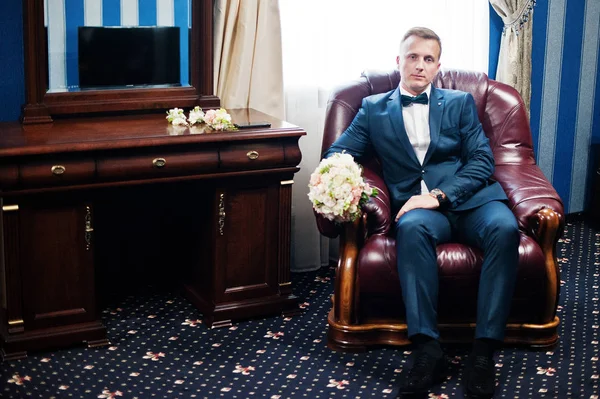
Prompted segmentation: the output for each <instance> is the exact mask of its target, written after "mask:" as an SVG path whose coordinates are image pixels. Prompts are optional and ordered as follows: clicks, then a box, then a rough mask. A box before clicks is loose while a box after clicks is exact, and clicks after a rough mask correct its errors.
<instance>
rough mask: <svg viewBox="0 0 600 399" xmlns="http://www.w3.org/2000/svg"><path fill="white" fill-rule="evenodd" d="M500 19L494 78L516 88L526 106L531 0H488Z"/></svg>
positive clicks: (530, 35) (529, 91)
mask: <svg viewBox="0 0 600 399" xmlns="http://www.w3.org/2000/svg"><path fill="white" fill-rule="evenodd" d="M490 4H491V5H492V7H493V8H494V10H496V12H497V13H498V15H499V16H500V17H501V18H502V21H503V22H504V29H503V31H502V41H501V43H500V55H499V57H498V69H497V71H496V80H498V81H500V82H503V83H506V84H509V85H510V86H512V87H514V88H515V89H517V91H518V92H519V93H520V94H521V97H523V101H524V102H525V106H526V107H527V110H529V102H530V100H531V39H532V32H533V18H532V13H533V6H534V4H535V1H534V0H490Z"/></svg>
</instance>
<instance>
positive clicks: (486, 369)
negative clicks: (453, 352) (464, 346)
mask: <svg viewBox="0 0 600 399" xmlns="http://www.w3.org/2000/svg"><path fill="white" fill-rule="evenodd" d="M494 374H495V368H494V359H493V358H491V357H488V356H475V355H471V356H469V359H468V360H467V367H466V368H465V373H464V375H463V386H464V389H465V396H466V397H468V398H472V399H487V398H491V397H493V396H494V391H495V389H496V380H495V376H494Z"/></svg>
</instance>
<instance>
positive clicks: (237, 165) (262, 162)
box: [220, 142, 285, 169]
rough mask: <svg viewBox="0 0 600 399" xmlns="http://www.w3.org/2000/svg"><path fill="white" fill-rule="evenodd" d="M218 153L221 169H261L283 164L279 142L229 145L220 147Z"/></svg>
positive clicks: (281, 148)
mask: <svg viewBox="0 0 600 399" xmlns="http://www.w3.org/2000/svg"><path fill="white" fill-rule="evenodd" d="M220 154H221V167H222V168H223V169H261V168H265V167H270V166H279V165H281V166H283V165H284V164H285V154H284V152H283V145H282V144H281V143H279V142H273V143H256V144H239V145H230V146H227V147H224V148H222V149H221V151H220Z"/></svg>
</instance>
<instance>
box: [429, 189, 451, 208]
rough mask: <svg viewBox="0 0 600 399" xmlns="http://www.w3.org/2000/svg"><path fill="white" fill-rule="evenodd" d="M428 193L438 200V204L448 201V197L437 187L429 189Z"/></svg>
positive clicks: (441, 204)
mask: <svg viewBox="0 0 600 399" xmlns="http://www.w3.org/2000/svg"><path fill="white" fill-rule="evenodd" d="M429 195H431V196H432V197H433V198H435V199H436V200H438V202H439V203H440V206H443V205H445V204H446V203H447V202H448V197H446V194H444V192H443V191H442V190H440V189H439V188H434V189H433V190H431V191H430V192H429Z"/></svg>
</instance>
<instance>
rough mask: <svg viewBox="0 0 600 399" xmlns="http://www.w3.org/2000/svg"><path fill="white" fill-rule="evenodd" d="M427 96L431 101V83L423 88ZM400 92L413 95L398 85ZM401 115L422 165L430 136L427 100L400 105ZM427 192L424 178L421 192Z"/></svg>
mask: <svg viewBox="0 0 600 399" xmlns="http://www.w3.org/2000/svg"><path fill="white" fill-rule="evenodd" d="M425 93H427V98H428V99H429V100H430V101H431V98H430V94H431V84H429V85H428V86H427V88H426V89H425ZM400 94H404V95H406V96H411V97H414V96H413V95H412V94H410V93H409V92H408V91H406V90H404V89H403V88H402V86H401V85H400ZM402 117H403V118H404V128H405V129H406V134H407V135H408V139H409V140H410V144H411V145H412V147H413V149H414V150H415V155H416V156H417V159H418V160H419V162H420V163H421V165H423V160H424V159H425V154H426V153H427V149H428V148H429V143H430V142H431V137H430V135H429V102H428V103H427V104H415V103H413V104H410V105H408V106H406V107H402ZM427 193H429V189H428V188H427V185H426V184H425V181H424V180H421V194H427Z"/></svg>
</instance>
